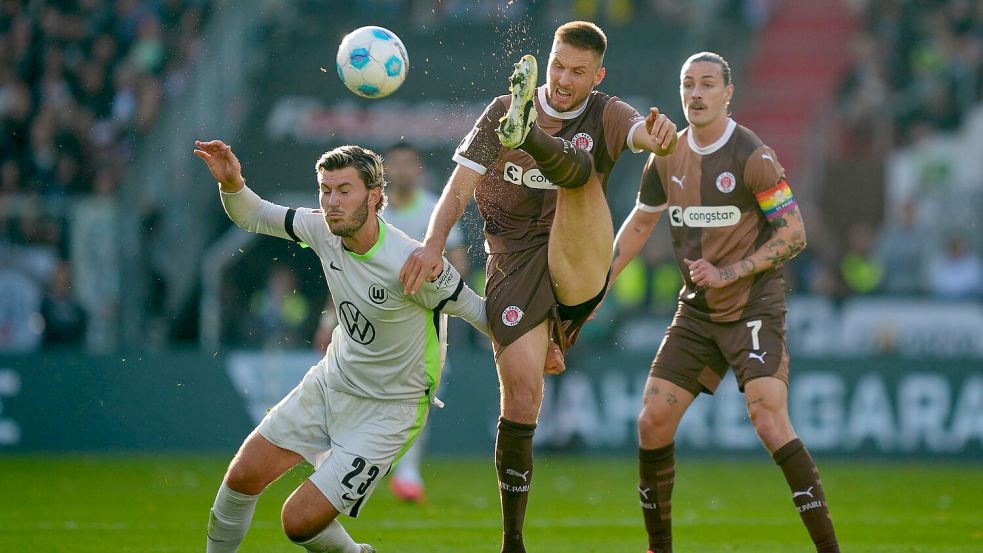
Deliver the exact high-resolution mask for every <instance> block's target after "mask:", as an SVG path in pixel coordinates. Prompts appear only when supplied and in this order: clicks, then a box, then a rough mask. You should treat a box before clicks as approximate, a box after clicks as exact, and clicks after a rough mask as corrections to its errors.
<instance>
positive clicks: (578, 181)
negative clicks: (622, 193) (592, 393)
mask: <svg viewBox="0 0 983 553" xmlns="http://www.w3.org/2000/svg"><path fill="white" fill-rule="evenodd" d="M519 149H520V150H522V151H524V152H526V153H527V154H529V155H530V156H532V158H533V159H534V160H535V161H536V165H537V166H538V167H539V170H540V171H542V173H543V176H544V177H546V178H547V179H549V180H550V182H552V183H553V184H555V185H557V186H559V187H561V188H579V187H581V186H583V185H585V184H587V179H589V178H590V172H591V169H592V168H593V166H594V160H593V159H592V158H591V155H590V154H589V153H587V152H585V151H583V150H581V149H580V148H578V147H576V146H574V145H573V143H572V142H570V141H569V140H566V139H563V138H560V137H558V136H551V135H549V134H547V133H546V132H545V131H543V129H541V128H539V125H533V126H532V128H531V129H529V134H528V135H526V140H525V142H523V143H522V145H520V146H519Z"/></svg>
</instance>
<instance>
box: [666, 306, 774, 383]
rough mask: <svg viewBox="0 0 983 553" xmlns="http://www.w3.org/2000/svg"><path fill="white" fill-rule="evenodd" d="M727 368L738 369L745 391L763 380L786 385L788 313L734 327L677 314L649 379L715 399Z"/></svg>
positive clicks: (735, 373)
mask: <svg viewBox="0 0 983 553" xmlns="http://www.w3.org/2000/svg"><path fill="white" fill-rule="evenodd" d="M727 367H733V368H734V375H735V376H736V377H737V384H738V386H739V387H740V390H741V391H742V392H743V391H744V385H745V384H746V383H747V382H748V381H749V380H752V379H755V378H758V377H761V376H773V377H775V378H779V379H781V380H782V381H784V382H785V384H788V351H787V350H786V348H785V313H784V311H778V312H776V313H775V314H769V315H763V316H755V317H748V318H746V319H741V320H739V321H736V322H733V323H715V322H710V321H703V320H700V319H696V318H694V317H690V316H687V315H684V314H683V313H682V310H679V311H676V316H675V317H674V318H673V320H672V324H671V325H670V326H669V329H668V330H666V335H665V338H663V339H662V345H661V346H659V352H658V353H657V354H656V355H655V360H654V361H652V370H651V373H650V374H651V375H652V376H654V377H657V378H663V379H665V380H668V381H669V382H672V383H673V384H676V385H677V386H680V387H682V388H684V389H686V390H688V391H689V392H691V393H692V394H693V395H694V396H696V395H699V394H700V392H706V393H708V394H713V392H714V391H715V390H716V389H717V386H718V385H719V384H720V380H721V379H723V377H724V374H726V373H727Z"/></svg>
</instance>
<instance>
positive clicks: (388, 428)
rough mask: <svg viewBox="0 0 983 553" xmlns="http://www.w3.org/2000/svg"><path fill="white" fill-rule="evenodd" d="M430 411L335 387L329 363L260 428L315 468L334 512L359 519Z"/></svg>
mask: <svg viewBox="0 0 983 553" xmlns="http://www.w3.org/2000/svg"><path fill="white" fill-rule="evenodd" d="M424 401H425V400H424ZM429 411H430V409H429V404H427V403H425V402H420V401H382V400H377V399H368V398H363V397H358V396H353V395H351V394H347V393H345V392H339V391H338V390H334V389H331V388H329V387H328V386H327V384H326V374H325V372H324V365H323V364H318V365H315V366H313V367H311V370H309V371H308V372H307V374H306V375H305V376H304V379H303V380H301V381H300V384H298V385H297V387H296V388H294V389H293V390H292V391H291V392H290V393H289V394H287V396H286V397H284V398H283V399H282V400H280V403H278V404H276V406H275V407H273V409H271V410H270V412H269V413H267V414H266V417H264V418H263V420H262V421H261V422H260V423H259V426H257V427H256V430H257V431H258V432H259V433H260V435H262V436H263V437H264V438H266V439H267V440H269V441H270V442H271V443H272V444H274V445H276V446H278V447H282V448H283V449H287V450H290V451H293V452H296V453H298V454H300V455H302V456H303V457H304V459H307V461H308V462H310V463H311V464H312V465H314V474H312V475H311V476H310V481H311V482H312V483H313V484H314V485H315V486H317V488H318V489H319V490H321V493H323V494H324V497H326V498H327V499H328V501H330V502H331V505H333V506H334V508H335V509H337V510H338V511H339V512H341V513H345V514H347V515H349V516H351V517H357V516H358V513H359V510H360V509H361V507H362V504H363V503H364V502H365V500H366V499H368V497H369V496H370V495H372V491H373V490H374V489H375V487H376V485H377V484H378V482H379V480H380V479H381V477H382V476H385V475H386V474H388V473H389V470H390V469H391V468H392V466H393V464H394V463H395V462H396V461H397V460H398V459H399V457H401V456H402V455H403V453H404V452H405V451H406V450H407V449H409V447H410V445H411V444H412V443H413V440H414V439H416V436H417V435H418V434H419V433H420V430H421V429H422V428H423V425H424V424H426V421H427V414H428V413H429Z"/></svg>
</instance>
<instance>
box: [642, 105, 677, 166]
mask: <svg viewBox="0 0 983 553" xmlns="http://www.w3.org/2000/svg"><path fill="white" fill-rule="evenodd" d="M676 141H677V135H676V124H675V123H673V122H672V121H671V120H670V119H669V118H668V117H666V115H665V114H664V113H659V108H649V113H648V115H647V116H645V125H644V126H643V125H639V126H638V127H635V132H634V133H632V135H631V142H632V144H634V145H635V146H636V147H638V148H641V149H643V150H648V151H650V152H652V153H653V154H655V155H657V156H660V157H663V156H667V155H669V154H671V153H672V152H673V151H674V150H675V149H676Z"/></svg>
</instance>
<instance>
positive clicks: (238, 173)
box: [195, 140, 246, 193]
mask: <svg viewBox="0 0 983 553" xmlns="http://www.w3.org/2000/svg"><path fill="white" fill-rule="evenodd" d="M195 155H196V156H198V157H200V158H201V159H203V160H204V161H205V165H207V166H208V170H209V171H211V173H212V176H213V177H215V180H217V181H218V186H219V189H221V190H222V192H227V193H235V192H238V191H240V190H242V187H243V186H246V181H245V180H244V179H243V178H242V165H240V164H239V158H237V157H236V155H235V154H234V153H232V148H230V147H229V145H228V144H226V143H225V142H222V141H221V140H209V141H208V142H203V141H201V140H195Z"/></svg>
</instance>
